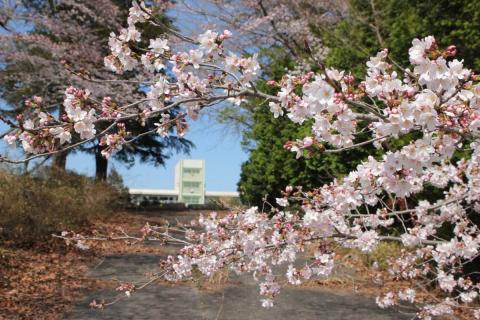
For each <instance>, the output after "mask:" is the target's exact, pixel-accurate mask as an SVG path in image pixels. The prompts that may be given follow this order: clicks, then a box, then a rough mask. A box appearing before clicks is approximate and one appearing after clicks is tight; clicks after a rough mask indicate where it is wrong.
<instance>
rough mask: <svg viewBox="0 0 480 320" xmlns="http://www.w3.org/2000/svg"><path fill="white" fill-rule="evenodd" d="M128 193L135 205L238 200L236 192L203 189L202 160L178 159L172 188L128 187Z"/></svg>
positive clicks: (203, 171)
mask: <svg viewBox="0 0 480 320" xmlns="http://www.w3.org/2000/svg"><path fill="white" fill-rule="evenodd" d="M129 193H130V198H131V201H132V203H133V204H134V205H137V206H141V205H157V204H164V203H185V204H187V205H190V204H206V203H208V202H215V201H217V202H218V201H222V200H229V201H231V200H233V202H239V200H238V199H239V194H238V192H223V191H206V190H205V161H204V160H180V161H179V162H178V163H177V165H176V166H175V187H174V190H162V189H129Z"/></svg>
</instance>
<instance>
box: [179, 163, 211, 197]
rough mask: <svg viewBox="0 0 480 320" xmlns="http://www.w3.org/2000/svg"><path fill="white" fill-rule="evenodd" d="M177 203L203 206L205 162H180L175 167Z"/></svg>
mask: <svg viewBox="0 0 480 320" xmlns="http://www.w3.org/2000/svg"><path fill="white" fill-rule="evenodd" d="M175 190H177V191H178V202H183V203H187V204H205V161H204V160H180V161H179V162H178V163H177V165H176V166H175Z"/></svg>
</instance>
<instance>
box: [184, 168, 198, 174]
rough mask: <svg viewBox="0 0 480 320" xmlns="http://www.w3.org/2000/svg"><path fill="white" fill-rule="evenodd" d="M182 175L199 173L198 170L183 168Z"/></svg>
mask: <svg viewBox="0 0 480 320" xmlns="http://www.w3.org/2000/svg"><path fill="white" fill-rule="evenodd" d="M183 173H185V174H192V175H193V174H199V173H200V169H196V168H184V169H183Z"/></svg>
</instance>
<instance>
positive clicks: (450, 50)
mask: <svg viewBox="0 0 480 320" xmlns="http://www.w3.org/2000/svg"><path fill="white" fill-rule="evenodd" d="M446 52H447V55H448V56H450V57H454V56H455V55H456V54H457V46H455V45H453V44H451V45H449V46H448V48H447V50H446Z"/></svg>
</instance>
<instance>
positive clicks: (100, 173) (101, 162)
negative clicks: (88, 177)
mask: <svg viewBox="0 0 480 320" xmlns="http://www.w3.org/2000/svg"><path fill="white" fill-rule="evenodd" d="M102 149H103V147H101V146H97V147H96V148H95V179H96V180H97V181H106V180H107V171H108V160H107V158H105V157H104V156H102Z"/></svg>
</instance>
